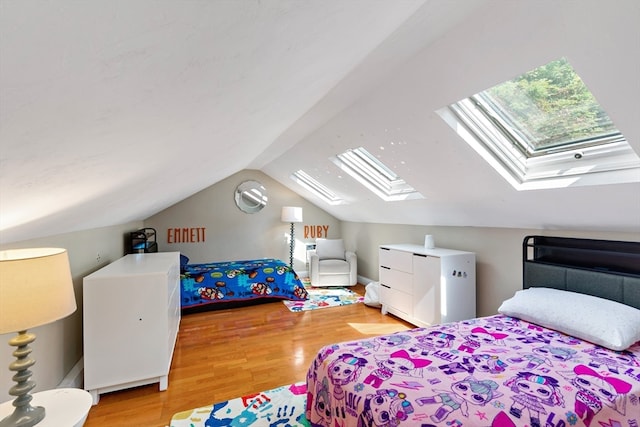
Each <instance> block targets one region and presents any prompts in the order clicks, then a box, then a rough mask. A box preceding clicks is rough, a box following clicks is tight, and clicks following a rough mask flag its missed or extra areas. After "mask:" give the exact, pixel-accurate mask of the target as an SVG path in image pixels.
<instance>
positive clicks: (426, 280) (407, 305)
mask: <svg viewBox="0 0 640 427" xmlns="http://www.w3.org/2000/svg"><path fill="white" fill-rule="evenodd" d="M378 254H379V277H380V302H381V303H382V312H383V313H385V314H386V313H391V314H394V315H396V316H398V317H400V318H402V319H404V320H406V321H408V322H410V323H413V324H414V325H417V326H429V325H434V324H438V323H446V322H454V321H459V320H465V319H471V318H473V317H476V260H475V254H474V253H473V252H465V251H457V250H453V249H443V248H433V249H427V248H425V247H423V246H420V245H413V244H394V245H381V246H380V248H379V252H378Z"/></svg>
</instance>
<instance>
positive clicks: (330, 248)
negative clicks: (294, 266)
mask: <svg viewBox="0 0 640 427" xmlns="http://www.w3.org/2000/svg"><path fill="white" fill-rule="evenodd" d="M344 253H345V249H344V242H343V241H342V239H316V254H317V255H318V257H319V258H320V259H321V260H323V259H342V260H343V259H345V254H344Z"/></svg>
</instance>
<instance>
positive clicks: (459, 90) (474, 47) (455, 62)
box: [262, 0, 640, 232]
mask: <svg viewBox="0 0 640 427" xmlns="http://www.w3.org/2000/svg"><path fill="white" fill-rule="evenodd" d="M414 17H415V15H414ZM638 19H640V3H639V2H636V1H633V0H630V1H626V0H625V1H616V2H612V3H606V4H605V3H603V2H601V1H597V0H595V1H594V0H588V1H568V2H555V1H518V2H513V1H508V0H506V1H499V0H493V1H488V2H486V3H484V5H483V7H482V8H479V9H477V10H476V11H475V12H474V13H473V14H472V15H470V16H468V17H467V19H466V20H465V21H463V22H461V23H460V24H459V25H457V26H452V27H450V28H448V31H447V33H446V34H445V35H444V36H442V37H440V38H438V39H437V40H435V41H434V42H432V43H430V44H428V45H425V46H424V48H423V49H422V50H421V51H420V52H418V53H417V54H416V55H414V56H413V57H411V58H410V59H409V60H408V61H406V62H403V63H401V64H398V66H397V67H396V68H395V69H394V71H393V72H392V73H391V74H389V75H388V76H386V78H384V79H382V80H380V81H378V82H376V86H375V87H374V88H372V90H370V91H368V92H367V94H366V96H363V97H361V98H359V99H358V100H357V101H356V102H354V103H353V104H352V105H351V106H350V107H349V108H347V109H344V110H342V111H341V112H340V114H338V115H336V116H334V117H332V118H331V119H330V120H328V121H327V122H326V123H325V124H323V125H322V126H320V127H318V128H317V129H316V130H315V131H314V132H313V133H311V134H309V135H307V136H305V137H303V138H301V139H300V140H299V141H298V142H297V143H296V144H295V145H294V146H293V147H291V148H290V149H289V150H288V151H286V152H285V153H284V154H283V155H282V156H281V157H280V158H277V159H274V160H273V161H272V162H270V163H269V164H267V165H264V167H263V168H262V170H263V171H264V172H265V173H267V174H268V175H270V176H271V177H273V178H274V179H276V180H278V181H279V182H281V183H283V184H284V185H286V186H288V187H289V188H291V189H292V190H294V191H296V192H298V193H300V194H302V195H304V197H306V198H308V199H309V200H311V201H313V202H314V203H316V204H319V205H321V206H323V208H324V209H326V210H327V211H328V212H330V213H331V214H333V215H334V216H336V217H337V218H339V219H341V220H346V221H357V222H374V223H395V224H414V225H456V226H488V227H512V228H534V229H564V230H584V231H588V230H593V231H618V232H626V231H628V232H638V231H640V184H638V183H637V182H636V183H633V184H615V185H597V186H582V187H567V188H557V189H552V190H529V191H517V190H515V189H514V188H513V187H511V185H510V184H508V183H507V182H506V181H505V180H504V179H503V178H502V177H501V176H500V175H499V174H498V173H497V172H495V171H494V170H493V169H491V168H490V166H488V164H487V163H485V162H484V160H482V159H481V158H480V156H479V155H477V154H476V152H475V151H473V149H471V148H470V147H469V146H468V145H467V144H466V143H465V142H463V140H462V139H460V138H459V137H458V136H457V134H456V133H455V132H454V131H453V130H452V129H451V128H449V127H448V126H447V125H446V124H445V123H444V121H443V120H442V119H441V118H440V117H439V116H438V115H437V114H436V111H437V110H438V109H440V108H442V107H445V106H447V105H449V104H451V103H453V102H456V101H458V100H460V99H462V98H465V97H468V96H470V95H472V94H474V93H477V92H480V91H482V90H484V89H487V88H489V87H491V86H493V85H495V84H497V83H500V82H502V81H505V80H509V79H511V78H513V77H516V76H518V75H520V74H522V73H524V72H527V71H529V70H532V69H534V68H536V67H538V66H540V65H543V64H546V63H547V62H549V61H551V60H554V59H558V58H561V57H566V58H567V59H568V60H569V61H570V62H571V64H572V65H573V66H574V68H575V69H576V70H577V72H578V74H579V75H580V76H581V77H582V78H583V80H584V81H585V83H586V84H587V86H588V87H589V88H590V89H591V91H592V93H594V95H595V96H596V98H597V99H598V101H599V102H600V104H601V105H603V106H604V108H605V110H606V111H607V112H608V113H609V115H610V117H611V118H612V120H613V122H614V123H615V125H616V126H617V127H618V129H620V130H621V131H622V133H623V134H624V135H625V136H626V138H627V140H628V141H629V143H630V144H631V146H632V147H633V148H634V150H635V151H636V153H640V120H639V118H640V104H639V103H638V102H636V100H637V99H639V98H638V97H639V96H640V77H639V76H640V27H639V26H638V25H636V23H637V22H638ZM320 105H321V104H320ZM307 114H308V115H309V116H313V115H314V111H313V110H311V111H309V112H308V113H307ZM294 128H295V125H294ZM359 146H362V147H364V148H366V149H367V150H368V151H369V152H370V153H372V154H374V155H375V156H376V157H378V158H379V159H380V160H382V161H383V162H384V163H385V164H386V165H388V166H389V167H390V168H391V169H392V170H393V171H394V172H396V173H397V174H398V175H399V176H400V177H402V178H404V179H405V180H406V181H407V182H408V183H409V184H411V185H412V186H413V187H415V188H416V189H417V190H418V191H419V192H420V193H421V194H422V195H423V196H425V198H424V199H423V200H409V201H397V202H384V201H382V200H380V199H379V198H378V197H377V196H375V195H374V194H373V193H370V192H369V191H368V190H366V189H364V187H362V186H360V185H359V184H358V183H356V182H355V181H354V180H353V179H352V178H350V177H349V176H347V175H345V174H344V173H343V172H342V171H341V170H340V169H339V168H338V167H336V166H335V165H334V164H333V163H332V162H331V161H330V160H329V157H331V156H334V155H336V154H338V153H341V152H342V151H344V150H346V149H348V148H356V147H359ZM309 153H313V156H310V155H309ZM296 168H302V169H303V170H304V171H305V172H307V173H308V174H310V175H312V176H313V177H315V178H317V179H318V180H320V181H321V182H322V183H323V184H324V185H326V186H327V187H329V188H330V189H332V190H333V191H334V192H335V193H337V195H338V196H340V197H342V198H343V199H344V200H345V202H346V203H344V204H341V205H335V206H330V205H328V204H326V203H324V202H322V201H320V200H319V199H318V198H317V197H315V196H314V195H313V194H311V193H310V192H308V191H307V190H305V189H304V188H303V187H301V186H299V185H298V184H296V183H295V182H294V181H293V180H291V179H290V178H289V176H290V174H291V173H292V172H294V171H295V170H296ZM639 178H640V177H639Z"/></svg>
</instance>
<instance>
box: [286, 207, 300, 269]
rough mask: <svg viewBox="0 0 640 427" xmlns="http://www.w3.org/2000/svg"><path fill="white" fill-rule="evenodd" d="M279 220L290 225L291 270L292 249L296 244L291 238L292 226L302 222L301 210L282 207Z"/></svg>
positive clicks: (290, 262) (290, 263)
mask: <svg viewBox="0 0 640 427" xmlns="http://www.w3.org/2000/svg"><path fill="white" fill-rule="evenodd" d="M281 220H282V222H289V223H291V233H290V236H289V266H290V267H291V269H292V270H293V247H294V246H295V244H296V241H295V239H294V237H293V224H294V223H295V222H302V208H298V207H294V206H283V207H282V215H281Z"/></svg>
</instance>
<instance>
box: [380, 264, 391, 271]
mask: <svg viewBox="0 0 640 427" xmlns="http://www.w3.org/2000/svg"><path fill="white" fill-rule="evenodd" d="M380 268H384V269H385V270H391V267H386V266H384V265H381V266H380Z"/></svg>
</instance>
